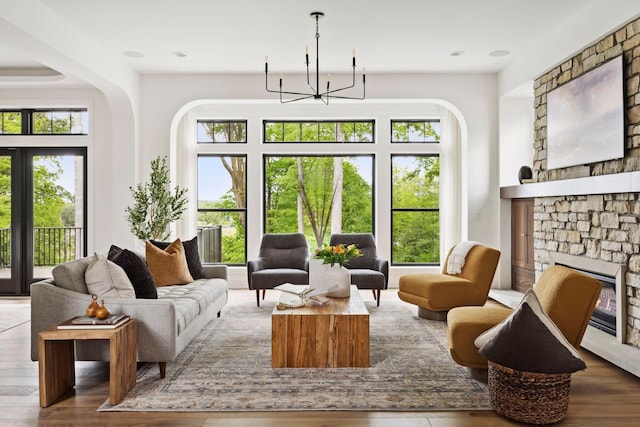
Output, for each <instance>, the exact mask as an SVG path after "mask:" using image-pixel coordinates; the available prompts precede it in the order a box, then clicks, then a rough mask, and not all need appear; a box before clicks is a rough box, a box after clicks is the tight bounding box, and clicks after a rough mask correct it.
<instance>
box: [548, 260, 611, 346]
mask: <svg viewBox="0 0 640 427" xmlns="http://www.w3.org/2000/svg"><path fill="white" fill-rule="evenodd" d="M556 265H564V264H560V263H556ZM564 266H565V267H568V268H571V269H573V270H576V271H579V272H581V273H584V274H586V275H588V276H591V277H593V278H595V279H598V280H599V281H600V283H602V290H601V291H600V296H599V297H598V301H597V302H596V308H595V310H594V311H593V315H592V316H591V320H590V321H589V325H591V326H593V327H594V328H596V329H600V330H601V331H604V332H606V333H608V334H610V335H613V336H614V337H615V336H616V308H617V307H616V278H615V277H611V276H606V275H603V274H599V273H594V272H593V271H588V270H583V269H580V268H575V267H571V266H569V265H564Z"/></svg>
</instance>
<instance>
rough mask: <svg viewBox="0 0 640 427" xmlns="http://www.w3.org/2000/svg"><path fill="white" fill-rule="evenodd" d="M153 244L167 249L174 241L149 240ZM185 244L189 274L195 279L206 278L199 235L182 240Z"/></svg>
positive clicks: (183, 244)
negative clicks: (201, 258)
mask: <svg viewBox="0 0 640 427" xmlns="http://www.w3.org/2000/svg"><path fill="white" fill-rule="evenodd" d="M149 241H150V242H151V244H152V245H153V246H155V247H157V248H160V249H162V250H165V249H167V247H169V245H170V244H171V243H172V242H159V241H157V240H149ZM182 246H184V254H185V256H186V257H187V266H188V267H189V274H191V277H193V279H194V280H198V279H202V278H204V270H203V269H202V263H201V262H200V255H199V254H198V236H196V237H194V238H193V239H191V240H186V241H183V242H182Z"/></svg>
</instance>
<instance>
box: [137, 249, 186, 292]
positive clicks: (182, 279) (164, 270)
mask: <svg viewBox="0 0 640 427" xmlns="http://www.w3.org/2000/svg"><path fill="white" fill-rule="evenodd" d="M145 246H146V257H147V265H148V266H149V270H151V275H152V276H153V280H154V281H155V282H156V286H167V285H184V284H186V283H191V282H193V277H191V274H190V273H189V266H188V265H187V258H186V256H185V253H184V246H182V242H181V241H180V239H176V240H175V241H174V242H172V243H171V244H170V245H169V246H167V247H166V248H165V249H164V250H162V249H160V248H158V247H156V246H154V245H153V244H151V242H149V241H146V242H145Z"/></svg>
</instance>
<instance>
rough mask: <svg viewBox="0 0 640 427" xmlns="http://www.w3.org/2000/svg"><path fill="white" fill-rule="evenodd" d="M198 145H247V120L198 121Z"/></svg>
mask: <svg viewBox="0 0 640 427" xmlns="http://www.w3.org/2000/svg"><path fill="white" fill-rule="evenodd" d="M197 132H198V144H230V143H233V144H246V143H247V121H246V120H198V121H197Z"/></svg>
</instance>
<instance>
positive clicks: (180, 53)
mask: <svg viewBox="0 0 640 427" xmlns="http://www.w3.org/2000/svg"><path fill="white" fill-rule="evenodd" d="M171 55H173V56H175V57H176V58H184V57H185V56H187V54H186V53H184V52H177V51H176V52H171Z"/></svg>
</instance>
